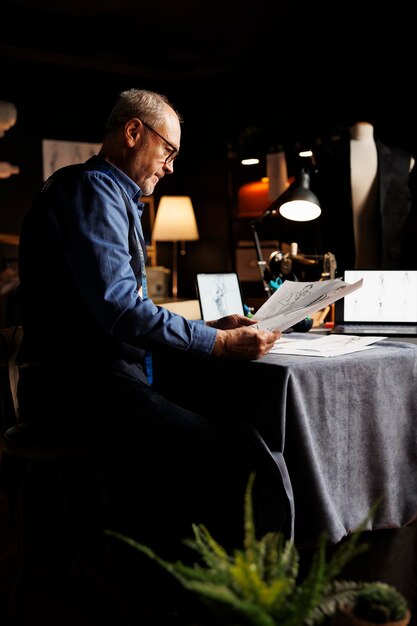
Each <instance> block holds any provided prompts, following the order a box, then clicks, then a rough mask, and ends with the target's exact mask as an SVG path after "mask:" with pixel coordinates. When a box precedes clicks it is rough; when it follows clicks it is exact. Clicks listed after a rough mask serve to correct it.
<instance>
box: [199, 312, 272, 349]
mask: <svg viewBox="0 0 417 626" xmlns="http://www.w3.org/2000/svg"><path fill="white" fill-rule="evenodd" d="M229 317H230V316H229ZM232 317H233V316H232ZM222 319H224V318H222ZM248 322H249V325H246V326H243V325H242V326H239V327H238V328H232V329H230V330H222V329H220V330H218V332H217V337H216V341H215V343H214V346H213V351H212V353H211V356H212V357H222V358H226V359H248V360H253V359H259V358H261V357H262V356H264V355H265V354H267V353H268V352H269V351H270V349H271V348H272V346H273V345H274V343H275V342H276V341H277V340H278V339H279V338H280V337H281V332H280V331H279V330H277V331H270V330H259V329H257V328H251V326H250V325H251V324H253V323H255V322H252V320H249V319H248Z"/></svg>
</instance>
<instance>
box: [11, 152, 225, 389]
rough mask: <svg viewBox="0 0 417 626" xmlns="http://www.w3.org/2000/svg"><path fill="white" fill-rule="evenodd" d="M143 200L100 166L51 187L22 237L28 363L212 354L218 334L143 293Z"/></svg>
mask: <svg viewBox="0 0 417 626" xmlns="http://www.w3.org/2000/svg"><path fill="white" fill-rule="evenodd" d="M140 196H141V190H140V188H139V187H138V186H137V185H136V184H135V183H134V182H133V181H132V180H131V179H130V178H129V177H128V176H127V175H126V174H124V173H123V172H122V171H121V170H119V169H118V168H116V167H114V166H113V165H111V164H110V163H108V162H107V161H105V160H104V159H102V158H100V157H97V156H95V157H92V158H91V159H89V160H88V161H86V163H83V164H79V165H71V166H68V167H64V168H62V169H60V170H58V171H57V172H55V174H53V175H52V176H51V177H50V178H49V179H48V181H47V182H46V183H45V185H44V187H43V189H42V190H41V192H40V194H39V196H38V198H37V199H36V200H35V202H34V203H33V205H32V206H31V208H30V209H29V211H28V213H27V215H26V216H25V219H24V222H23V225H22V229H21V234H20V245H19V276H20V281H21V285H20V296H21V306H22V324H23V326H24V331H25V333H24V335H25V338H24V342H23V346H22V354H21V358H22V359H24V360H27V361H42V360H48V361H57V362H62V361H64V362H76V363H81V364H87V365H89V364H96V363H99V364H100V365H101V366H104V365H112V366H114V367H116V368H119V367H122V369H126V367H125V366H126V364H129V363H132V364H133V363H134V364H137V363H138V362H139V363H142V361H143V356H144V350H152V351H155V350H158V349H159V348H161V349H164V348H176V349H179V350H182V351H190V352H192V353H194V354H197V355H200V356H203V357H208V356H209V355H210V354H211V351H212V348H213V345H214V341H215V338H216V333H217V331H216V330H215V329H213V328H210V327H208V326H206V325H205V324H203V323H201V322H199V321H189V320H186V319H184V318H183V317H182V316H180V315H176V314H174V313H171V312H170V311H168V310H167V309H164V308H162V307H159V306H156V305H155V304H154V303H153V301H152V300H150V299H145V300H144V299H142V297H141V296H140V295H139V293H138V287H140V286H141V283H142V276H141V267H140V256H139V252H138V235H139V236H140V234H141V233H142V229H141V226H140V218H141V215H142V211H143V207H144V204H143V203H142V202H140ZM142 241H143V240H142ZM145 254H146V250H145ZM121 364H122V365H121ZM141 369H142V367H141ZM130 370H131V368H130ZM140 377H141V378H142V379H143V376H142V374H140Z"/></svg>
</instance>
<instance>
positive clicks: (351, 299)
mask: <svg viewBox="0 0 417 626" xmlns="http://www.w3.org/2000/svg"><path fill="white" fill-rule="evenodd" d="M359 278H363V285H362V287H361V288H360V289H357V290H356V291H354V292H353V293H351V294H349V295H347V296H345V297H344V298H341V299H340V300H338V301H337V302H336V304H335V326H334V328H333V329H332V331H331V332H332V333H336V334H350V335H376V336H378V335H379V336H387V337H390V336H400V337H401V336H403V337H417V270H346V271H345V272H344V275H343V280H344V281H345V282H347V283H353V282H355V281H356V280H359Z"/></svg>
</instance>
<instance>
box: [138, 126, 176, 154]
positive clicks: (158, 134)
mask: <svg viewBox="0 0 417 626" xmlns="http://www.w3.org/2000/svg"><path fill="white" fill-rule="evenodd" d="M141 122H142V124H143V125H144V126H146V128H148V129H149V130H151V131H152V132H153V133H155V135H157V136H158V137H159V138H160V139H162V141H165V143H167V144H168V145H169V147H170V148H172V152H170V153H169V154H168V156H167V158H166V159H165V163H172V161H173V160H174V159H176V158H177V156H178V154H179V150H178V149H177V148H175V147H174V146H173V145H172V143H171V142H170V141H168V139H165V137H163V136H162V135H161V134H160V133H158V131H157V130H155V129H154V128H152V126H150V124H147V123H146V122H144V121H143V120H141Z"/></svg>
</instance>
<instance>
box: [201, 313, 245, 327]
mask: <svg viewBox="0 0 417 626" xmlns="http://www.w3.org/2000/svg"><path fill="white" fill-rule="evenodd" d="M255 323H256V320H253V319H249V318H248V317H245V316H244V315H239V314H238V313H234V314H233V315H226V316H225V317H221V318H220V319H218V320H213V321H211V322H206V326H211V327H212V328H219V329H221V330H230V329H231V328H239V327H240V326H251V325H252V324H255Z"/></svg>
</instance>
